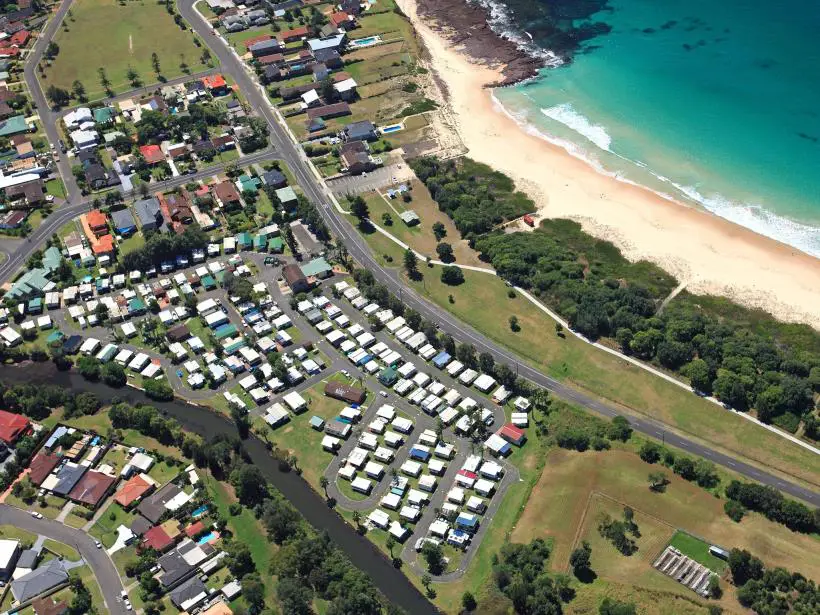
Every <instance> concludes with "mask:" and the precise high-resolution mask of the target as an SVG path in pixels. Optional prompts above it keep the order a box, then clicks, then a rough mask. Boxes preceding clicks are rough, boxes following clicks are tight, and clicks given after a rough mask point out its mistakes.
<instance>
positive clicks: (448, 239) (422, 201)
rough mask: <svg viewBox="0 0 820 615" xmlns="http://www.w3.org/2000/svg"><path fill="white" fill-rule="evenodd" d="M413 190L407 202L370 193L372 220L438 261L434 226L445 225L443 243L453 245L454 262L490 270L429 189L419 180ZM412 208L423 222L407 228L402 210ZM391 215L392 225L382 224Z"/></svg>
mask: <svg viewBox="0 0 820 615" xmlns="http://www.w3.org/2000/svg"><path fill="white" fill-rule="evenodd" d="M411 187H412V190H410V192H409V194H410V196H411V198H412V200H411V201H410V202H408V203H405V202H404V200H403V199H402V198H401V197H397V198H395V199H387V200H385V198H384V197H382V196H381V195H380V194H378V193H375V192H373V193H369V194H368V195H366V197H365V200H366V201H367V206H368V208H369V210H370V219H371V220H373V222H374V223H375V224H378V225H379V226H381V227H382V228H384V229H385V230H386V231H387V232H388V233H390V234H391V235H393V236H394V237H396V238H397V239H399V240H401V241H403V242H404V243H406V244H407V245H409V246H411V247H412V248H413V249H414V250H416V251H417V252H419V253H420V254H424V255H425V256H430V257H431V258H433V259H438V255H437V254H436V245H437V244H438V242H437V241H436V237H435V235H433V231H432V227H433V224H435V223H436V222H440V223H441V224H443V225H444V228H445V230H446V231H447V234H446V235H445V236H444V237H443V238H442V240H441V241H443V242H445V243H449V244H450V245H451V246H453V255H454V256H455V262H456V263H458V264H461V265H474V266H477V267H488V266H489V265H487V263H484V262H482V261H481V260H479V258H478V253H477V252H476V251H475V250H473V249H472V248H470V246H469V245H468V244H467V241H465V240H463V239H461V235H460V234H459V232H458V230H457V229H456V227H455V225H454V224H453V221H452V220H451V219H450V217H449V216H447V215H446V214H444V213H442V212H441V211H439V208H438V205H436V203H435V201H433V199H432V197H431V196H430V192H429V191H428V190H427V187H426V186H425V185H424V184H422V183H421V182H420V181H418V180H413V181H412V182H411ZM408 209H412V210H413V211H415V212H416V213H417V214H418V216H419V218H420V219H421V223H420V224H418V225H416V226H407V225H406V224H405V223H404V222H402V221H401V219H400V218H399V214H400V213H401V212H403V211H407V210H408ZM384 213H389V214H390V216H391V218H392V219H393V225H392V226H385V225H384V223H383V222H382V214H384Z"/></svg>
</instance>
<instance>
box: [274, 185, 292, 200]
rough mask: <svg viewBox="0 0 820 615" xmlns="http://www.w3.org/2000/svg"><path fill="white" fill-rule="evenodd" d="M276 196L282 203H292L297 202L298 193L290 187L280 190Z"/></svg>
mask: <svg viewBox="0 0 820 615" xmlns="http://www.w3.org/2000/svg"><path fill="white" fill-rule="evenodd" d="M276 196H277V197H278V199H279V200H280V201H281V202H282V203H290V202H292V201H295V200H296V193H295V192H294V191H293V188H291V187H290V186H285V187H284V188H279V190H277V191H276Z"/></svg>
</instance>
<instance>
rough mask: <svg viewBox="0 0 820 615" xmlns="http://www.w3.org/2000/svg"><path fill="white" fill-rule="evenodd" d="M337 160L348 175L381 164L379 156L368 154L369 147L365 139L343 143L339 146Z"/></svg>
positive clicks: (370, 169)
mask: <svg viewBox="0 0 820 615" xmlns="http://www.w3.org/2000/svg"><path fill="white" fill-rule="evenodd" d="M339 161H340V163H341V167H342V169H343V170H345V171H346V172H347V173H349V174H350V175H361V174H362V173H366V172H367V171H372V170H373V169H375V168H376V167H377V166H379V164H381V158H374V157H373V156H371V155H370V148H369V147H368V146H367V143H366V142H365V141H348V142H347V143H345V144H344V145H343V146H342V147H341V148H339Z"/></svg>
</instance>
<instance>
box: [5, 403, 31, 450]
mask: <svg viewBox="0 0 820 615" xmlns="http://www.w3.org/2000/svg"><path fill="white" fill-rule="evenodd" d="M30 429H31V421H29V420H28V418H26V417H25V416H23V415H22V414H15V413H14V412H7V411H6V410H0V440H2V442H3V443H4V444H6V445H7V446H10V445H12V444H14V443H15V442H17V440H19V439H20V437H21V436H23V435H25V434H26V433H28V431H29V430H30Z"/></svg>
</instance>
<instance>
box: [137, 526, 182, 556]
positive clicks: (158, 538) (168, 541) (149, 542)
mask: <svg viewBox="0 0 820 615" xmlns="http://www.w3.org/2000/svg"><path fill="white" fill-rule="evenodd" d="M142 542H143V544H144V545H145V546H146V547H150V548H151V549H156V550H157V551H159V552H160V553H162V552H163V551H165V550H166V549H169V548H170V547H171V546H172V545H173V544H174V539H173V538H171V537H170V536H169V535H168V534H167V533H166V531H165V530H164V529H162V527H161V526H159V525H155V526H154V527H152V528H151V529H150V530H148V531H147V532H145V534H143V535H142Z"/></svg>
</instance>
